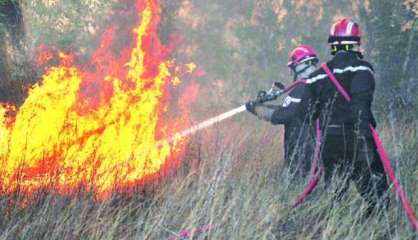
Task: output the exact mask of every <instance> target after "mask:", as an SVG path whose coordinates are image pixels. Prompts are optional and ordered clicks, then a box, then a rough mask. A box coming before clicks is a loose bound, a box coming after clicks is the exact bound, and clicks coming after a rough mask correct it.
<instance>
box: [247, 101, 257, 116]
mask: <svg viewBox="0 0 418 240" xmlns="http://www.w3.org/2000/svg"><path fill="white" fill-rule="evenodd" d="M257 106H259V103H258V102H257V101H248V102H247V103H246V104H245V109H247V111H248V112H250V113H252V114H254V115H256V116H257V112H256V108H257Z"/></svg>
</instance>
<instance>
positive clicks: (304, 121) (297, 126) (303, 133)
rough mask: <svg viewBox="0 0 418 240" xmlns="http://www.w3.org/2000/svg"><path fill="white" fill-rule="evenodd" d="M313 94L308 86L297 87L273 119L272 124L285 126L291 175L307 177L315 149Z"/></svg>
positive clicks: (287, 163) (286, 150) (286, 158)
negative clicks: (312, 122)
mask: <svg viewBox="0 0 418 240" xmlns="http://www.w3.org/2000/svg"><path fill="white" fill-rule="evenodd" d="M311 106H312V101H311V94H310V92H309V89H308V86H307V85H306V84H299V85H297V86H296V87H295V88H294V89H293V90H292V91H291V92H290V93H289V95H288V96H287V97H286V98H285V99H284V103H283V105H282V106H280V107H278V108H277V109H276V110H275V111H274V112H273V115H272V117H271V123H272V124H284V130H285V134H284V146H285V147H284V148H285V164H286V165H287V166H288V167H290V171H291V173H295V172H299V173H300V174H302V175H306V173H308V172H309V169H310V162H311V158H312V153H313V148H314V137H313V133H314V130H313V127H312V126H313V125H312V124H311V119H312V114H311V113H312V111H311V108H312V107H311Z"/></svg>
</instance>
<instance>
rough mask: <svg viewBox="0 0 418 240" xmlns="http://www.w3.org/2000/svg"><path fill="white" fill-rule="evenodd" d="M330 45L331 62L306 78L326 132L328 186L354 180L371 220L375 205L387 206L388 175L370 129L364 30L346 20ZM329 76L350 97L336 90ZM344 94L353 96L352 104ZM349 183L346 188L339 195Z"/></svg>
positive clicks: (370, 83)
mask: <svg viewBox="0 0 418 240" xmlns="http://www.w3.org/2000/svg"><path fill="white" fill-rule="evenodd" d="M328 42H329V44H330V48H331V54H332V55H333V58H332V59H331V60H330V61H328V62H327V63H326V65H325V66H324V67H322V68H320V69H318V70H317V71H315V72H314V73H312V74H311V75H310V76H309V78H308V79H307V83H308V85H309V89H310V90H311V93H312V95H313V97H314V99H315V101H316V102H317V103H318V105H317V109H319V119H320V122H321V128H322V132H323V133H324V134H323V136H322V137H323V144H324V145H323V150H322V161H323V164H324V169H325V181H326V183H327V184H329V183H330V182H331V179H332V176H333V175H334V174H337V175H338V176H344V177H347V179H348V180H352V181H353V182H354V183H355V185H356V188H357V190H358V191H359V193H360V194H361V195H362V196H363V197H364V198H365V200H366V201H367V202H368V206H369V207H368V211H367V215H368V214H370V213H371V212H372V210H373V209H375V207H376V205H381V206H387V204H388V200H387V194H386V192H387V189H388V184H387V181H386V175H385V171H384V168H383V165H382V162H381V161H380V157H379V155H378V153H377V150H376V146H375V143H374V141H373V139H372V134H371V130H370V127H369V125H370V124H372V125H373V126H375V125H376V122H375V119H374V117H373V114H372V111H371V105H372V102H373V94H374V90H375V79H374V70H373V67H372V65H371V64H370V63H369V62H367V61H365V60H363V56H362V54H361V52H360V43H361V32H360V27H359V25H358V24H357V23H355V22H354V21H352V20H350V19H347V18H344V19H342V20H340V21H338V22H336V23H335V24H333V25H332V27H331V30H330V35H329V39H328ZM326 68H328V70H329V72H327V71H326V70H325V69H326ZM331 74H332V75H333V77H335V79H337V81H338V82H339V83H340V85H341V86H342V89H345V92H346V93H347V94H343V92H342V91H341V90H340V91H339V90H338V87H336V83H335V81H333V79H331V78H332V75H331ZM345 95H349V96H350V98H351V99H350V100H351V101H348V100H347V97H346V96H345ZM350 182H351V181H346V182H345V183H344V184H343V185H342V188H341V189H342V191H341V193H344V192H345V190H346V189H347V188H348V186H349V183H350ZM342 195H343V194H341V195H340V196H339V197H341V196H342Z"/></svg>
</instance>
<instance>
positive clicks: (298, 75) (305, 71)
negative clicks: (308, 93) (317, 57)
mask: <svg viewBox="0 0 418 240" xmlns="http://www.w3.org/2000/svg"><path fill="white" fill-rule="evenodd" d="M293 71H294V73H295V74H294V80H298V79H305V78H308V77H309V75H310V74H311V73H313V72H314V71H315V66H314V65H311V64H306V66H305V67H304V68H302V69H300V70H299V71H296V68H294V70H293Z"/></svg>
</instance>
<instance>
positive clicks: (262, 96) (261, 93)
mask: <svg viewBox="0 0 418 240" xmlns="http://www.w3.org/2000/svg"><path fill="white" fill-rule="evenodd" d="M266 96H267V92H266V91H264V90H261V91H258V93H257V98H256V101H259V102H264V100H265V98H266Z"/></svg>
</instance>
